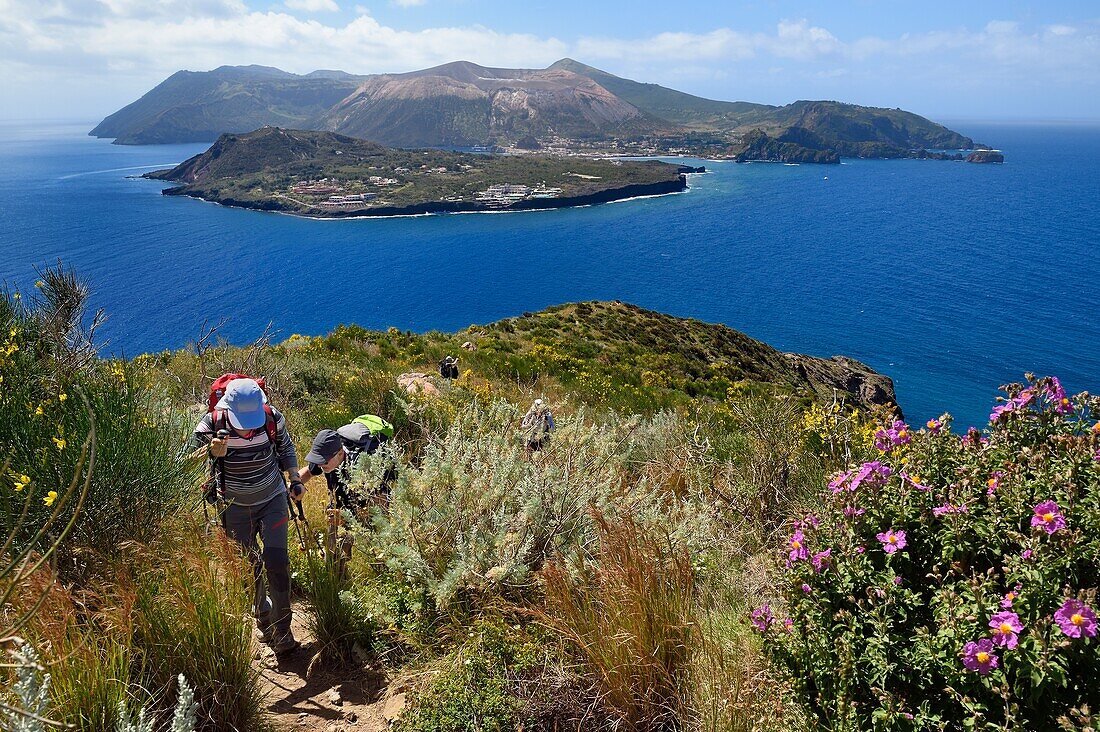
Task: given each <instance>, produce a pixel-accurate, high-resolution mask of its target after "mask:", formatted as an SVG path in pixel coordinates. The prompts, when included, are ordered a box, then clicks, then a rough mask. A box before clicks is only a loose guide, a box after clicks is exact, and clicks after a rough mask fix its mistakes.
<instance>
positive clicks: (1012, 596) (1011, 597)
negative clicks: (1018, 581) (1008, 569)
mask: <svg viewBox="0 0 1100 732" xmlns="http://www.w3.org/2000/svg"><path fill="white" fill-rule="evenodd" d="M1019 596H1020V585H1016V586H1015V587H1014V588H1012V589H1011V590H1009V591H1008V592H1006V593H1005V596H1004V597H1002V598H1001V607H1002V608H1003V609H1005V610H1007V609H1008V608H1010V607H1012V603H1013V602H1014V601H1015V600H1016V598H1017V597H1019Z"/></svg>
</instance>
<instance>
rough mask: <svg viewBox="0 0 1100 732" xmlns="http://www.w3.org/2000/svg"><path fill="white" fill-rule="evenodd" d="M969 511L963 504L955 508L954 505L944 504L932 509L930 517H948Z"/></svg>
mask: <svg viewBox="0 0 1100 732" xmlns="http://www.w3.org/2000/svg"><path fill="white" fill-rule="evenodd" d="M969 510H970V509H969V508H967V506H966V504H965V503H964V504H962V505H961V506H956V505H954V504H951V503H945V504H943V505H942V506H936V507H935V508H933V509H932V515H933V516H944V515H948V514H952V513H967V512H968V511H969Z"/></svg>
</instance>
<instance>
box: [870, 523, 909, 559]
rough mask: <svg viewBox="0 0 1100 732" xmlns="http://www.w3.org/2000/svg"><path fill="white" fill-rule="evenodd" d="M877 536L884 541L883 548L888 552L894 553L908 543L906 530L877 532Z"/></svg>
mask: <svg viewBox="0 0 1100 732" xmlns="http://www.w3.org/2000/svg"><path fill="white" fill-rule="evenodd" d="M875 538H876V539H878V540H879V541H881V542H882V550H883V551H884V552H886V553H887V554H893V553H894V552H896V551H898V550H899V549H904V548H905V545H906V541H905V532H904V531H894V530H893V529H890V530H888V531H884V532H882V533H881V534H875Z"/></svg>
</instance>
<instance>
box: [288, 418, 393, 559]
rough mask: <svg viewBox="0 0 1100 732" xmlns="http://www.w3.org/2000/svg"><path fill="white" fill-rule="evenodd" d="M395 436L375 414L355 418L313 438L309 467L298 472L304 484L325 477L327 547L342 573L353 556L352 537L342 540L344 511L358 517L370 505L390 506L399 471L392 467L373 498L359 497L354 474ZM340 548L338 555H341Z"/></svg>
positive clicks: (388, 426) (390, 426)
mask: <svg viewBox="0 0 1100 732" xmlns="http://www.w3.org/2000/svg"><path fill="white" fill-rule="evenodd" d="M392 436H393V425H392V424H390V423H389V422H387V421H386V420H384V419H382V418H381V417H377V416H375V415H373V414H364V415H362V416H360V417H356V418H355V419H354V420H352V421H351V422H350V423H348V424H346V425H344V426H343V427H340V428H339V429H337V430H331V429H323V430H321V431H320V432H318V433H317V436H316V437H314V438H313V446H312V448H311V449H310V451H309V454H308V455H306V466H305V467H304V468H302V469H301V470H299V471H298V477H299V479H300V480H301V481H302V482H303V483H308V482H309V480H310V479H311V478H312V477H314V476H318V475H324V476H325V481H326V483H327V484H328V490H329V505H328V519H329V520H328V531H327V534H326V538H327V540H326V542H325V545H326V547H327V550H328V551H329V552H330V556H337V555H338V556H339V562H340V567H341V570H342V569H343V567H344V566H345V565H346V563H347V560H348V559H349V558H350V556H351V544H352V542H351V537H350V536H349V535H345V536H344V537H342V538H341V537H340V527H341V526H343V523H344V522H343V511H345V510H348V511H351V512H352V513H355V514H358V513H359V512H361V511H363V510H364V509H365V508H367V507H368V506H370V505H372V504H373V505H379V506H383V507H385V506H388V505H389V494H390V484H391V483H392V482H393V480H394V479H395V478H396V477H397V470H396V468H395V467H394V466H392V465H391V466H389V467H387V469H386V472H385V474H384V475H383V477H382V483H381V485H380V486H379V487H378V488H377V490H376V491H375V492H374V494H373V495H371V496H369V497H368V496H363V495H361V494H359V493H357V492H356V491H355V490H353V489H352V487H351V486H350V485H349V484H350V481H351V471H352V469H353V468H354V467H355V465H356V463H358V461H359V457H360V456H361V455H371V454H373V453H374V452H375V451H377V450H378V448H379V446H380V445H381V444H382V443H383V442H385V441H386V440H387V439H389V438H390V437H392ZM338 547H339V551H338Z"/></svg>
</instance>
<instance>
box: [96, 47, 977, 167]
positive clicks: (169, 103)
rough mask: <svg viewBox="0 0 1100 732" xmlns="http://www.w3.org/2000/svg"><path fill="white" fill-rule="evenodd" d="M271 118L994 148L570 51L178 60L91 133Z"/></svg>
mask: <svg viewBox="0 0 1100 732" xmlns="http://www.w3.org/2000/svg"><path fill="white" fill-rule="evenodd" d="M263 125H274V126H279V127H286V128H292V129H312V130H320V131H331V132H338V133H341V134H347V135H351V136H354V137H359V138H362V139H369V140H372V141H375V142H378V143H381V144H383V145H388V146H391V147H465V146H474V145H500V146H504V147H511V146H517V143H518V142H519V141H520V140H534V141H535V142H536V143H537V146H538V147H549V148H558V149H560V150H563V151H571V152H589V153H595V154H600V153H603V154H607V153H614V154H623V155H629V154H635V155H641V154H671V153H676V152H681V153H683V152H687V153H689V154H696V155H700V156H708V157H724V158H730V159H739V158H738V156H739V155H741V154H742V153H743V152H744V150H745V148H746V146H747V145H748V143H747V142H746V138H747V137H748V136H749V135H750V134H751V133H755V132H756V131H757V130H759V131H760V132H763V133H764V134H765V135H767V136H768V138H769V139H771V140H776V141H778V143H779V144H776V145H772V146H771V147H772V148H775V149H780V148H781V149H783V150H784V151H785V155H786V156H787V157H788V158H789V159H793V161H794V162H815V161H820V160H821V159H823V158H830V156H831V155H843V156H864V157H929V156H934V154H933V155H929V154H928V152H927V151H929V150H953V149H973V148H975V147H985V146H976V145H975V143H974V141H973V140H971V139H970V138H968V137H966V136H964V135H961V134H959V133H957V132H954V131H953V130H950V129H948V128H947V127H944V126H943V125H940V124H938V123H935V122H933V121H931V120H928V119H926V118H924V117H921V116H920V115H917V114H915V113H912V112H907V111H904V110H901V109H900V108H895V109H887V108H880V107H868V106H861V105H855V104H848V103H843V102H837V101H829V100H799V101H796V102H792V103H791V104H787V105H783V106H774V105H766V104H757V103H754V102H745V101H736V102H726V101H720V100H713V99H706V98H704V97H698V96H695V95H692V94H688V93H686V92H681V91H678V90H675V89H670V88H667V87H663V86H661V85H658V84H651V83H644V82H638V81H634V80H631V79H626V78H623V77H619V76H615V75H614V74H611V73H608V72H606V71H602V70H600V69H597V68H595V67H593V66H588V65H586V64H583V63H581V62H579V61H576V60H574V59H570V58H563V59H560V60H559V61H556V62H555V63H553V64H551V65H550V66H548V67H546V68H544V69H508V68H495V67H488V66H481V65H479V64H476V63H474V62H471V61H465V60H460V61H452V62H450V63H446V64H441V65H438V66H434V67H431V68H427V69H420V70H415V71H409V72H405V73H397V74H371V75H365V76H357V75H354V74H349V73H347V72H344V71H339V70H318V71H314V72H311V73H309V74H305V75H298V74H292V73H289V72H285V71H282V70H280V69H276V68H273V67H266V66H221V67H218V68H217V69H214V70H212V71H207V72H193V71H179V72H176V73H175V74H172V75H171V76H170V77H168V78H167V79H165V80H164V81H163V82H161V83H160V84H158V85H157V86H156V87H154V88H153V89H152V90H150V91H149V92H148V93H147V94H145V95H143V96H142V97H141V98H139V99H137V100H135V101H134V102H132V103H131V104H129V105H127V106H126V107H123V108H122V109H120V110H118V111H117V112H115V113H114V114H112V115H109V116H108V117H106V118H105V119H104V120H103V121H102V122H101V123H100V124H99V125H97V126H96V127H95V128H94V129H93V130H92V131H91V132H90V134H91V135H93V136H97V137H113V138H115V142H116V143H119V144H151V143H161V142H198V141H203V142H206V141H210V140H213V139H216V138H217V137H218V135H220V134H222V133H243V132H249V131H252V130H254V129H257V128H258V127H261V126H263ZM752 139H753V140H755V139H757V138H755V137H754V138H752ZM524 147H531V146H530V145H524ZM821 153H827V154H826V155H822V154H821Z"/></svg>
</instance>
